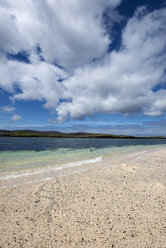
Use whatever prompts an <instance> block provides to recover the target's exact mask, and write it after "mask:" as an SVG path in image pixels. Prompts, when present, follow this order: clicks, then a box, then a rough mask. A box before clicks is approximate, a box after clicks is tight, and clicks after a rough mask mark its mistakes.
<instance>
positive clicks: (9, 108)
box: [2, 106, 15, 113]
mask: <svg viewBox="0 0 166 248" xmlns="http://www.w3.org/2000/svg"><path fill="white" fill-rule="evenodd" d="M2 110H3V111H4V112H7V113H10V112H13V111H15V107H13V106H4V107H2Z"/></svg>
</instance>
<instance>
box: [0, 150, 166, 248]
mask: <svg viewBox="0 0 166 248" xmlns="http://www.w3.org/2000/svg"><path fill="white" fill-rule="evenodd" d="M105 163H106V164H107V165H108V167H107V168H103V169H101V168H96V169H90V170H89V171H83V172H80V173H77V174H73V175H68V176H63V177H57V178H55V179H54V180H50V181H44V182H38V183H29V184H24V185H21V186H17V187H10V188H1V189H0V247H1V248H6V247H12V248H17V247H25V248H37V247H39V248H47V247H48V248H69V247H70V248H76V247H77V248H79V247H91V248H123V247H127V248H129V247H132V248H145V247H146V248H164V247H166V149H165V148H162V149H159V150H157V151H149V152H147V153H142V154H139V155H138V154H137V155H136V154H133V155H132V154H131V156H124V157H121V159H119V160H117V161H114V162H113V163H111V158H107V161H105Z"/></svg>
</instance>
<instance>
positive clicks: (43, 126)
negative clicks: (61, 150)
mask: <svg viewBox="0 0 166 248" xmlns="http://www.w3.org/2000/svg"><path fill="white" fill-rule="evenodd" d="M165 127H166V1H164V0H157V1H156V0H151V1H150V0H149V1H148V0H68V1H66V0H40V1H34V0H24V1H22V0H17V1H13V0H0V129H10V130H11V129H35V130H57V131H62V132H79V131H84V132H93V133H112V134H126V135H127V134H128V135H136V136H142V135H146V136H151V135H164V136H166V129H165Z"/></svg>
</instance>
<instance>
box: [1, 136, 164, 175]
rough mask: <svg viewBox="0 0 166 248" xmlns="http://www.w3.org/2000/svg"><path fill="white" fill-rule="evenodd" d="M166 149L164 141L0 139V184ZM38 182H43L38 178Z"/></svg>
mask: <svg viewBox="0 0 166 248" xmlns="http://www.w3.org/2000/svg"><path fill="white" fill-rule="evenodd" d="M163 145H166V140H164V139H151V140H149V139H148V140H147V139H136V140H134V139H84V138H82V139H78V138H75V139H70V138H68V139H66V138H11V137H10V138H3V137H0V180H7V179H12V178H15V179H16V178H18V177H27V176H29V175H39V174H44V172H47V173H46V174H47V176H48V172H49V178H50V175H53V172H55V171H59V170H63V169H66V168H69V167H70V168H72V167H81V166H83V165H86V164H91V165H93V164H94V166H95V164H96V163H98V162H101V161H102V160H103V159H104V158H105V157H107V156H110V157H111V156H112V157H114V156H116V155H118V154H119V155H122V154H128V153H133V152H140V151H147V150H149V149H151V148H152V147H153V148H155V147H160V146H163ZM40 178H46V177H44V176H42V177H41V176H40Z"/></svg>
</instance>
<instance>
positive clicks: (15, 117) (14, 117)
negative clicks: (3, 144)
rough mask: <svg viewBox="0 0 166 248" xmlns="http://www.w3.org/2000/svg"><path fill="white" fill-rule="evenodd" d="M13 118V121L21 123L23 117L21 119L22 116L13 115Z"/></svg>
mask: <svg viewBox="0 0 166 248" xmlns="http://www.w3.org/2000/svg"><path fill="white" fill-rule="evenodd" d="M11 118H12V120H13V121H19V120H21V118H22V117H21V115H12V117H11Z"/></svg>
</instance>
